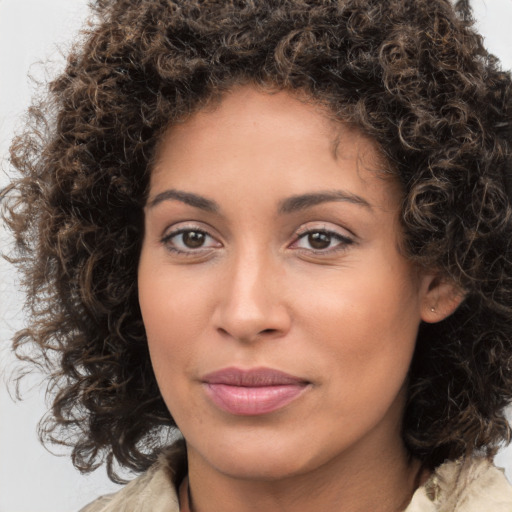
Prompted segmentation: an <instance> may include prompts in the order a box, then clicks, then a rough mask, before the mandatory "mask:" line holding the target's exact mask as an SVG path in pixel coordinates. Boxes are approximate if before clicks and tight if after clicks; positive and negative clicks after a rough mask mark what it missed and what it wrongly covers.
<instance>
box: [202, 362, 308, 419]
mask: <svg viewBox="0 0 512 512" xmlns="http://www.w3.org/2000/svg"><path fill="white" fill-rule="evenodd" d="M202 381H203V383H204V385H205V390H206V394H207V395H208V397H209V398H210V399H211V400H212V402H213V403H214V404H215V405H217V406H218V407H219V408H220V409H222V410H224V411H226V412H229V413H231V414H236V415H239V416H256V415H260V414H268V413H270V412H273V411H276V410H278V409H281V408H282V407H284V406H285V405H288V404H289V403H290V402H292V401H293V400H295V399H296V398H298V397H299V396H300V395H301V394H302V393H303V391H304V390H305V389H306V388H307V386H308V384H309V383H308V382H307V381H305V380H304V379H301V378H299V377H294V376H293V375H289V374H287V373H284V372H281V371H278V370H272V369H270V368H253V369H251V370H241V369H238V368H224V369H223V370H219V371H216V372H213V373H209V374H208V375H206V376H205V377H203V379H202Z"/></svg>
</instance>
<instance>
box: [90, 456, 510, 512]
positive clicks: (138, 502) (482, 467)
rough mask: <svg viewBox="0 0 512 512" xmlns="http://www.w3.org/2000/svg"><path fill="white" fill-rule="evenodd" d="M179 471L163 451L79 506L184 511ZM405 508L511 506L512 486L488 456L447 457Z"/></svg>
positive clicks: (115, 511) (465, 510) (505, 511)
mask: <svg viewBox="0 0 512 512" xmlns="http://www.w3.org/2000/svg"><path fill="white" fill-rule="evenodd" d="M174 454H176V452H174ZM174 473H175V472H174V470H173V468H172V462H171V461H170V460H169V457H168V456H167V457H166V456H162V457H161V458H160V460H159V461H158V462H157V463H156V464H155V465H154V466H153V467H152V468H151V469H149V470H148V471H147V472H146V473H144V474H143V475H141V476H140V477H138V478H136V479H135V480H133V481H132V482H130V483H129V484H128V485H127V486H126V487H124V488H123V489H122V490H120V491H119V492H118V493H116V494H112V495H109V496H104V497H102V498H99V499H98V500H96V501H94V502H93V503H91V504H90V505H88V506H86V507H85V508H83V509H82V510H81V511H80V512H179V511H180V507H179V503H178V496H177V493H176V489H175V485H174V483H173V478H172V475H173V474H174ZM212 512H215V511H212ZM404 512H512V487H511V486H510V484H509V483H508V482H507V480H506V478H505V475H504V474H503V472H502V471H501V470H500V469H498V468H496V467H495V466H493V465H492V464H491V463H490V462H489V461H488V460H486V459H484V458H473V459H470V460H468V461H466V462H464V463H463V462H446V463H445V464H443V465H442V466H440V467H439V468H438V469H437V470H436V472H435V473H434V474H433V475H432V476H431V477H430V478H429V480H428V481H427V482H426V483H425V484H424V485H423V486H421V487H420V488H419V489H417V490H416V492H415V493H414V496H413V498H412V500H411V502H410V504H409V506H408V507H407V508H406V510H405V511H404Z"/></svg>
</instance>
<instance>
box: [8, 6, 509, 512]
mask: <svg viewBox="0 0 512 512" xmlns="http://www.w3.org/2000/svg"><path fill="white" fill-rule="evenodd" d="M473 5H474V8H475V14H476V16H477V19H478V20H479V26H480V30H481V31H482V32H483V34H484V36H485V40H486V44H487V46H488V48H490V49H491V51H493V52H494V53H495V54H496V55H497V56H499V57H500V58H501V59H502V62H503V64H504V67H506V68H508V69H511V68H512V0H486V1H484V0H473ZM87 15H88V9H87V0H0V158H1V159H2V164H1V165H2V172H1V173H0V186H1V185H2V184H5V183H6V182H7V179H8V178H7V173H8V172H9V169H8V165H7V162H6V161H5V155H6V152H7V147H8V144H9V140H10V139H11V137H12V133H13V131H14V130H15V127H16V125H18V126H19V125H20V120H19V118H20V115H21V114H22V113H23V111H24V109H25V108H26V106H27V105H28V103H29V101H30V97H31V94H32V93H33V91H32V90H31V87H30V85H29V81H28V79H27V73H28V72H30V73H31V74H33V75H35V76H36V77H39V78H41V77H43V76H44V75H43V68H42V66H41V65H38V64H34V62H38V61H42V60H47V59H48V58H49V59H50V60H51V61H52V62H53V64H52V69H53V70H58V69H61V68H62V66H63V57H62V54H63V53H64V54H65V53H66V48H67V47H68V45H69V41H70V40H71V39H72V38H73V35H74V34H75V33H76V31H77V30H78V29H79V28H80V26H81V25H82V24H83V23H84V20H85V19H86V17H87ZM59 49H60V50H59ZM1 229H4V228H0V230H1ZM5 243H6V238H5V233H4V232H2V231H0V244H5ZM4 247H5V245H4ZM20 309H21V294H20V293H19V291H18V289H17V284H16V280H15V275H13V272H12V269H11V268H10V267H9V265H8V264H7V263H6V262H4V261H0V376H1V379H2V380H3V382H5V381H9V372H10V371H11V370H12V368H13V360H12V356H11V354H10V353H9V343H8V340H9V339H10V337H11V336H12V333H13V332H14V331H15V330H16V329H17V328H19V327H20V326H21V325H22V316H21V313H20ZM3 382H2V381H0V512H71V511H76V510H78V509H79V508H80V507H81V506H83V505H85V504H86V503H88V502H89V501H91V500H92V499H93V498H95V497H96V496H98V495H99V494H102V493H106V492H109V491H112V490H115V489H116V488H117V486H115V485H114V484H112V483H111V482H109V481H108V480H107V478H106V476H105V472H104V470H103V469H99V470H98V471H96V472H95V473H94V474H93V475H92V476H87V477H84V476H82V475H80V474H79V473H78V472H77V471H76V470H75V469H74V468H73V466H72V465H71V462H70V461H69V458H68V457H55V456H54V455H51V454H49V453H48V452H47V451H45V449H44V448H42V447H41V446H40V445H39V443H38V441H37V436H36V424H37V421H38V420H39V418H40V417H41V416H42V414H43V413H44V412H45V410H46V407H45V404H44V397H43V393H42V391H41V390H42V386H41V384H40V382H39V380H38V379H37V378H32V379H31V380H30V382H29V383H30V386H24V389H25V394H24V396H25V400H24V401H23V402H21V403H15V402H13V400H12V399H11V398H10V396H9V394H8V393H7V391H6V386H5V385H4V384H3ZM496 462H497V463H498V465H501V466H503V467H505V468H506V470H507V475H508V477H509V479H510V480H511V481H512V448H509V449H506V450H503V451H502V452H501V453H500V454H499V455H498V457H497V460H496Z"/></svg>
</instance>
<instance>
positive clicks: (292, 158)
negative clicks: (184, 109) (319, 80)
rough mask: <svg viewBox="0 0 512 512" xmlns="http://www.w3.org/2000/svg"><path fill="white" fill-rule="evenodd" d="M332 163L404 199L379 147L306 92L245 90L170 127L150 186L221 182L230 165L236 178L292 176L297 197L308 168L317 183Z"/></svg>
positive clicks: (222, 99) (364, 182)
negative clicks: (297, 187)
mask: <svg viewBox="0 0 512 512" xmlns="http://www.w3.org/2000/svg"><path fill="white" fill-rule="evenodd" d="M333 162H335V163H336V164H337V165H339V166H341V167H343V166H345V167H346V166H347V165H350V166H351V167H353V169H354V171H355V175H356V176H355V177H356V178H357V179H358V180H359V181H360V182H361V183H362V184H363V185H364V186H365V187H368V188H371V189H379V190H381V189H387V190H393V195H396V193H398V194H399V195H401V191H400V187H399V186H398V184H397V181H396V180H395V179H394V178H393V179H392V178H391V177H390V173H389V169H390V166H389V165H388V163H387V161H386V159H385V158H384V157H383V156H382V152H381V151H380V148H379V147H378V144H377V143H376V142H375V141H374V140H372V139H371V138H370V137H368V136H366V135H364V134H363V133H362V131H361V130H360V129H358V128H357V127H356V126H354V125H353V124H350V123H347V122H343V121H339V120H337V119H335V118H334V116H333V115H332V114H331V113H330V112H329V111H328V110H327V108H326V107H324V106H322V105H319V104H318V103H315V102H314V101H312V100H311V99H309V98H308V97H307V96H306V95H305V94H303V93H291V92H288V91H277V92H276V91H272V92H269V91H263V90H260V89H257V88H255V87H252V86H244V87H238V88H236V89H234V90H231V91H229V92H227V93H225V94H224V95H223V97H222V98H221V99H220V100H219V101H215V102H211V103H210V104H209V105H207V106H206V107H205V108H203V109H201V110H200V111H198V112H196V113H194V114H193V115H191V116H190V117H189V118H187V119H185V120H183V121H182V122H181V123H178V124H174V125H173V126H171V127H169V129H168V130H167V132H166V133H165V134H164V135H163V137H162V138H161V140H160V143H159V145H158V148H157V157H156V159H155V165H154V167H153V169H152V175H151V187H152V189H153V188H154V187H155V186H156V187H157V188H158V187H159V186H160V185H159V183H160V182H162V181H169V180H172V181H173V182H175V183H177V184H178V185H179V183H183V186H185V188H186V186H187V184H188V183H190V181H191V180H193V181H194V182H195V185H197V184H198V183H197V180H203V179H205V180H206V181H209V180H210V179H211V178H212V176H216V177H218V178H219V179H220V175H221V174H222V172H221V171H225V170H226V169H229V168H232V167H235V169H232V171H233V172H232V173H231V177H233V176H236V174H237V172H236V171H238V175H239V176H240V177H245V178H247V176H248V173H249V169H248V168H247V167H248V164H249V167H250V168H251V169H252V170H253V171H254V173H257V174H258V173H259V172H260V171H263V169H264V168H269V167H270V168H272V170H273V173H274V174H283V175H288V176H289V177H291V178H293V179H292V180H290V183H289V185H290V192H293V191H292V189H293V188H294V186H295V185H297V183H298V182H300V176H303V175H304V171H305V170H306V169H309V170H310V171H311V173H312V177H316V178H317V179H318V180H320V179H321V177H322V172H320V171H321V170H324V169H326V168H334V167H333V165H332V164H333ZM348 162H351V163H350V164H349V163H348ZM237 166H238V167H237ZM290 166H291V167H293V169H294V170H295V171H296V172H295V174H293V173H290V169H289V167H290ZM324 174H325V173H324ZM313 175H314V176H313ZM339 177H340V180H341V179H342V176H341V174H340V175H339ZM340 180H336V179H335V180H334V182H333V183H332V185H333V186H335V185H337V184H339V183H341V181H340ZM337 182H339V183H337ZM296 192H297V193H301V192H303V191H301V190H298V191H296Z"/></svg>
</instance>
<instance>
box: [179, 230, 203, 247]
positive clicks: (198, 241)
mask: <svg viewBox="0 0 512 512" xmlns="http://www.w3.org/2000/svg"><path fill="white" fill-rule="evenodd" d="M183 243H184V244H185V245H186V246H187V247H189V248H191V249H195V248H197V247H201V246H202V245H203V244H204V233H200V232H198V231H187V232H186V233H183Z"/></svg>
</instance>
